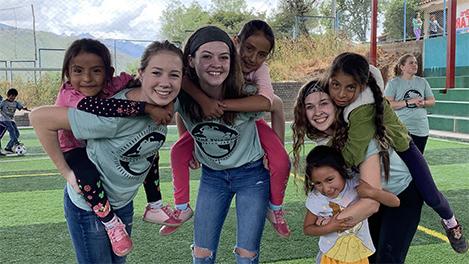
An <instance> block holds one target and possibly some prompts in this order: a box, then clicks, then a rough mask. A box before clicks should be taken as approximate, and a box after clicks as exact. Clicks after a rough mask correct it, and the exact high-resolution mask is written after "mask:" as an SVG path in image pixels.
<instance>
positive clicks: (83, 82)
mask: <svg viewBox="0 0 469 264" xmlns="http://www.w3.org/2000/svg"><path fill="white" fill-rule="evenodd" d="M67 77H68V81H69V82H70V84H71V85H72V87H73V88H74V89H75V90H77V91H79V92H80V93H82V94H83V95H84V96H95V95H97V94H98V93H100V92H101V91H102V90H103V88H104V85H105V82H106V71H105V68H104V62H103V60H102V59H101V57H99V56H98V55H96V54H94V53H88V52H80V53H78V55H76V56H75V57H73V58H72V59H71V60H70V66H69V68H68V76H67Z"/></svg>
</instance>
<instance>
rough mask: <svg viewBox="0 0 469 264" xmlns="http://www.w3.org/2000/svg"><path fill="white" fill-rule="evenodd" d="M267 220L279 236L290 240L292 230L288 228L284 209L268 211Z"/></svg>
mask: <svg viewBox="0 0 469 264" xmlns="http://www.w3.org/2000/svg"><path fill="white" fill-rule="evenodd" d="M266 217H267V219H268V220H269V222H270V223H272V226H273V227H274V229H275V231H276V232H277V234H278V235H279V236H281V237H283V238H288V237H289V236H290V228H289V227H288V223H287V220H286V219H285V216H284V212H283V209H280V210H272V209H270V208H268V209H267V216H266Z"/></svg>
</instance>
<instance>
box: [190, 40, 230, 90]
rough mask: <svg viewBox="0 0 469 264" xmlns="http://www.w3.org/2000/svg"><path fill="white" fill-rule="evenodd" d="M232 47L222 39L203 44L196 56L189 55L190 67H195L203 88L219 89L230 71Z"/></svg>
mask: <svg viewBox="0 0 469 264" xmlns="http://www.w3.org/2000/svg"><path fill="white" fill-rule="evenodd" d="M230 61H231V58H230V49H229V47H228V45H226V43H224V42H222V41H211V42H207V43H205V44H203V45H201V46H200V47H199V48H198V49H197V51H196V52H195V56H194V57H192V56H191V57H189V64H190V67H192V68H194V69H195V72H196V73H197V76H198V77H199V82H200V86H201V88H202V89H203V90H208V89H218V88H219V87H220V86H221V85H222V84H223V82H224V81H225V80H226V78H227V77H228V74H229V72H230Z"/></svg>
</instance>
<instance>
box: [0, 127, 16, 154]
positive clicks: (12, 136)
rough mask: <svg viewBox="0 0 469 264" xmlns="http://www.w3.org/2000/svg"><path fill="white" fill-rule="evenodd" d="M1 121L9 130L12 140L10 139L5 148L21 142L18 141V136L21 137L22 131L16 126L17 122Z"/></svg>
mask: <svg viewBox="0 0 469 264" xmlns="http://www.w3.org/2000/svg"><path fill="white" fill-rule="evenodd" d="M0 123H1V124H0V126H4V127H5V128H6V130H7V131H8V134H10V141H8V144H7V145H6V147H5V148H7V149H11V148H13V146H14V145H17V144H19V143H20V142H19V141H18V138H19V137H20V131H19V130H18V127H16V123H15V122H13V121H1V122H0Z"/></svg>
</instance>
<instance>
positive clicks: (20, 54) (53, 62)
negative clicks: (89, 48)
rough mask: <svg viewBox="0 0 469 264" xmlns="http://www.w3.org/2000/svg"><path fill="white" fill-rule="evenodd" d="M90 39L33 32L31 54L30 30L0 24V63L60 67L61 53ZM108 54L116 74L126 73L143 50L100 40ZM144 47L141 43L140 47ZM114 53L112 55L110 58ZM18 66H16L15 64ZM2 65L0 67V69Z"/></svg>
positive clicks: (119, 41) (131, 44)
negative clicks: (75, 43) (74, 42)
mask: <svg viewBox="0 0 469 264" xmlns="http://www.w3.org/2000/svg"><path fill="white" fill-rule="evenodd" d="M83 37H88V38H94V37H93V36H92V35H90V34H81V35H80V36H65V35H57V34H54V33H51V32H45V31H36V47H37V53H35V48H34V47H35V46H34V35H33V32H32V30H29V29H22V28H18V29H17V28H14V27H11V26H8V25H5V24H0V39H1V40H2V41H1V45H0V62H1V61H16V62H14V63H13V67H34V63H36V67H39V66H41V67H45V68H60V67H62V61H63V56H64V53H65V49H67V47H68V46H69V45H70V44H71V43H72V42H73V41H74V40H76V39H78V38H83ZM100 41H102V42H103V43H104V44H105V45H106V46H107V47H108V48H109V50H110V52H111V55H112V60H113V63H114V66H115V68H116V72H121V71H126V70H128V68H129V67H131V65H135V64H136V63H137V62H138V60H139V58H140V55H141V54H142V53H143V50H144V49H145V47H144V46H142V45H138V44H135V43H133V42H130V41H123V40H100ZM143 44H145V43H143ZM114 51H116V54H114ZM20 60H21V61H22V62H19V61H20ZM1 65H2V64H0V67H2V66H1Z"/></svg>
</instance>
